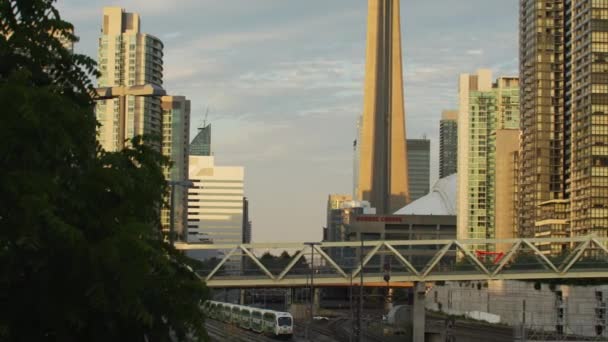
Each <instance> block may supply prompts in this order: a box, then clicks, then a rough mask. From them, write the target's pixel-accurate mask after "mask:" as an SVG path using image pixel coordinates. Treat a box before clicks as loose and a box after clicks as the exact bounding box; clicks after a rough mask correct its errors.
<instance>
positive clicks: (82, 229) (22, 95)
mask: <svg viewBox="0 0 608 342" xmlns="http://www.w3.org/2000/svg"><path fill="white" fill-rule="evenodd" d="M71 30H72V27H71V25H70V24H69V23H66V22H64V21H62V20H61V19H60V17H59V13H58V12H57V10H56V9H54V7H53V1H51V0H21V1H16V0H5V1H0V101H1V103H3V110H2V112H1V113H0V141H2V143H1V144H0V198H1V200H0V201H1V202H0V308H1V310H0V340H1V341H145V340H148V341H170V340H174V341H175V340H182V341H183V340H186V336H187V335H190V337H192V338H193V339H194V340H203V337H204V336H205V331H204V325H203V323H204V320H203V319H204V317H203V315H202V313H201V312H200V309H199V304H200V302H201V301H202V300H204V299H205V298H206V288H205V287H204V285H203V284H202V282H201V281H200V280H199V279H198V278H197V277H196V275H195V274H194V273H193V272H192V271H191V270H190V269H189V268H188V267H187V266H185V265H186V264H187V263H188V260H187V259H186V258H185V257H183V256H182V255H181V254H179V253H178V252H177V251H175V250H174V249H173V248H172V247H171V246H169V245H168V244H166V243H164V242H163V240H162V237H161V235H160V233H159V222H158V216H159V214H158V213H159V208H160V206H161V204H162V195H163V193H164V191H165V190H166V184H165V180H164V178H163V175H162V166H163V165H164V164H165V163H166V160H165V159H164V158H163V157H162V156H161V155H160V154H159V153H157V152H156V151H154V150H152V149H150V148H148V147H147V145H146V144H143V141H142V140H141V139H135V140H134V141H133V142H132V144H131V145H132V146H133V147H132V148H128V149H125V150H123V151H121V152H114V153H108V152H104V151H102V150H101V149H100V148H99V146H98V144H97V143H96V140H95V134H96V127H97V122H96V119H95V113H94V108H93V101H92V98H91V94H92V90H93V88H92V85H91V82H90V77H91V76H93V75H96V69H95V63H94V61H93V60H91V59H90V58H88V57H86V56H82V55H78V54H73V53H72V52H71V51H69V50H67V49H65V48H64V45H63V44H62V42H61V41H60V39H59V37H61V39H63V40H65V41H68V42H69V41H71V42H74V41H75V40H76V37H74V36H73V35H72V34H71V33H70V32H71Z"/></svg>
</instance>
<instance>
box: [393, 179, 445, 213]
mask: <svg viewBox="0 0 608 342" xmlns="http://www.w3.org/2000/svg"><path fill="white" fill-rule="evenodd" d="M456 179H457V177H456V174H453V175H450V176H447V177H444V178H441V179H440V180H438V181H437V183H435V185H433V189H431V192H430V193H429V194H428V195H426V196H424V197H421V198H419V199H417V200H415V201H414V202H412V203H410V204H408V205H406V206H405V207H403V208H401V209H399V210H397V211H396V212H395V215H456Z"/></svg>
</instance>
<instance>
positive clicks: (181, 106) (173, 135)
mask: <svg viewBox="0 0 608 342" xmlns="http://www.w3.org/2000/svg"><path fill="white" fill-rule="evenodd" d="M161 108H162V113H163V114H162V115H163V116H162V118H163V138H162V144H161V146H162V150H161V151H162V154H163V155H164V156H165V157H167V158H169V160H170V161H171V163H172V165H171V167H170V168H167V169H165V178H166V179H167V180H172V181H184V180H187V179H188V141H190V100H187V99H186V98H185V97H184V96H163V97H162V98H161ZM168 201H169V198H167V202H168ZM174 206H175V207H174V210H175V212H174V215H175V222H174V227H175V230H176V232H177V234H178V236H180V237H181V238H185V237H186V236H187V220H188V208H187V207H188V190H187V189H185V188H184V187H182V186H176V187H175V201H174ZM169 214H170V213H169V208H163V209H162V210H161V224H162V228H163V231H164V232H169V217H170V215H169Z"/></svg>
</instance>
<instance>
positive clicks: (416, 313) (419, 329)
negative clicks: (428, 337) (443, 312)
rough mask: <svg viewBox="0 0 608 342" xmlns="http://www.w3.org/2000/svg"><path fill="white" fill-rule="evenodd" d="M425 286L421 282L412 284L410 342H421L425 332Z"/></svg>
mask: <svg viewBox="0 0 608 342" xmlns="http://www.w3.org/2000/svg"><path fill="white" fill-rule="evenodd" d="M425 293H426V285H425V283H423V282H415V283H414V310H413V312H412V320H413V322H412V327H413V329H412V330H413V333H412V341H416V342H419V341H420V342H423V341H424V331H425V314H426V313H425V309H424V296H425Z"/></svg>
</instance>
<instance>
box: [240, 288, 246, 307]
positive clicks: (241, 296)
mask: <svg viewBox="0 0 608 342" xmlns="http://www.w3.org/2000/svg"><path fill="white" fill-rule="evenodd" d="M239 291H240V292H241V293H240V296H239V304H240V305H245V289H240V290H239Z"/></svg>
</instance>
